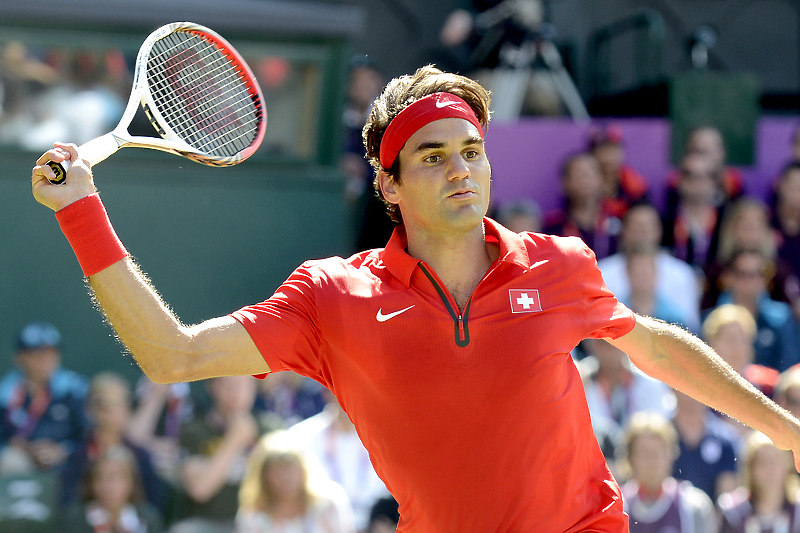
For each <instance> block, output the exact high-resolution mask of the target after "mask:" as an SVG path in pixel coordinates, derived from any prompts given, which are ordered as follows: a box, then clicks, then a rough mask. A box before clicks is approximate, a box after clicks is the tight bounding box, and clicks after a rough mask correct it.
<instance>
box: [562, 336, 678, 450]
mask: <svg viewBox="0 0 800 533" xmlns="http://www.w3.org/2000/svg"><path fill="white" fill-rule="evenodd" d="M583 344H584V345H585V346H586V350H587V352H588V353H589V354H590V355H589V356H588V357H586V358H584V359H583V360H581V361H580V362H579V363H578V368H579V370H580V371H581V377H582V379H583V386H584V389H585V390H586V400H587V402H588V404H589V414H590V415H591V417H592V429H594V431H595V435H596V436H597V438H598V442H599V443H600V445H601V446H600V447H601V449H602V450H603V454H604V455H605V456H606V459H607V460H609V461H613V460H614V458H615V456H616V454H617V446H618V445H619V444H620V442H621V437H622V431H623V428H624V427H625V425H626V424H627V423H628V420H630V418H631V416H633V415H634V414H635V413H637V412H640V411H655V412H657V413H660V414H662V415H664V416H670V415H671V414H672V411H673V410H674V408H675V397H674V395H673V394H672V390H671V389H670V388H669V387H668V386H666V385H665V384H663V383H661V382H660V381H658V380H656V379H653V378H651V377H650V376H647V375H645V374H644V373H642V372H641V371H639V369H637V368H636V367H634V366H633V365H632V364H631V362H630V360H629V359H628V356H627V355H625V353H624V352H622V351H621V350H619V349H617V348H615V347H614V346H612V345H611V344H609V343H608V342H606V341H605V340H602V339H586V340H584V341H583Z"/></svg>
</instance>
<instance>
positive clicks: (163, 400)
mask: <svg viewBox="0 0 800 533" xmlns="http://www.w3.org/2000/svg"><path fill="white" fill-rule="evenodd" d="M136 398H137V405H136V408H135V410H134V411H133V413H132V414H131V418H130V421H129V423H128V429H127V438H128V440H129V441H130V442H131V443H132V444H135V445H137V446H140V447H142V448H144V449H145V450H147V451H148V452H149V453H150V456H151V457H152V460H153V466H154V467H155V468H156V471H157V472H158V474H159V476H161V478H163V479H165V480H167V481H169V482H170V483H178V482H179V477H180V474H179V444H178V439H179V436H180V428H181V425H182V424H183V423H184V422H185V421H187V420H188V419H189V418H190V417H191V416H192V413H193V411H194V402H193V401H192V397H191V391H190V388H189V384H188V383H173V384H171V385H164V384H159V383H154V382H153V381H151V380H150V378H148V377H147V376H145V375H142V376H141V378H140V379H139V382H138V384H137V385H136Z"/></svg>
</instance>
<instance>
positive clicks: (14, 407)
mask: <svg viewBox="0 0 800 533" xmlns="http://www.w3.org/2000/svg"><path fill="white" fill-rule="evenodd" d="M60 346H61V334H60V333H59V332H58V330H57V329H56V328H55V327H54V326H53V325H51V324H47V323H44V322H33V323H31V324H28V325H26V326H25V327H24V328H22V329H21V330H20V332H19V335H18V337H17V350H16V353H15V356H14V363H15V364H16V367H17V368H16V369H15V370H12V371H10V372H9V373H7V374H6V375H5V376H3V378H2V379H1V380H0V449H2V456H1V457H0V472H2V473H9V472H10V471H15V472H19V471H32V470H35V469H53V468H56V467H59V466H60V465H61V464H62V463H63V461H64V459H66V457H67V455H68V454H69V453H70V452H71V451H72V450H73V449H74V447H75V445H76V444H77V443H78V442H79V441H80V439H81V437H82V436H83V434H84V432H85V430H86V427H87V425H88V423H87V419H86V415H85V413H84V399H85V397H86V388H87V383H86V378H84V377H83V376H81V375H79V374H77V373H75V372H73V371H70V370H66V369H64V368H62V367H61V350H60Z"/></svg>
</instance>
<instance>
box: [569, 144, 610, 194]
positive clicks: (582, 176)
mask: <svg viewBox="0 0 800 533" xmlns="http://www.w3.org/2000/svg"><path fill="white" fill-rule="evenodd" d="M563 180H564V193H565V194H566V195H567V198H569V199H570V200H581V199H592V198H600V197H601V196H602V194H603V176H602V175H601V174H600V166H599V165H598V164H597V160H596V159H595V158H594V156H592V155H589V154H586V155H581V156H578V157H576V158H575V159H574V160H573V161H572V162H571V163H570V164H569V166H568V167H567V168H566V172H565V174H564V176H563Z"/></svg>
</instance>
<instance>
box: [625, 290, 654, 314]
mask: <svg viewBox="0 0 800 533" xmlns="http://www.w3.org/2000/svg"><path fill="white" fill-rule="evenodd" d="M631 307H632V308H633V310H634V311H636V312H637V313H639V314H643V315H652V314H653V311H655V307H656V298H655V295H654V294H653V293H652V292H643V291H632V293H631Z"/></svg>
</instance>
